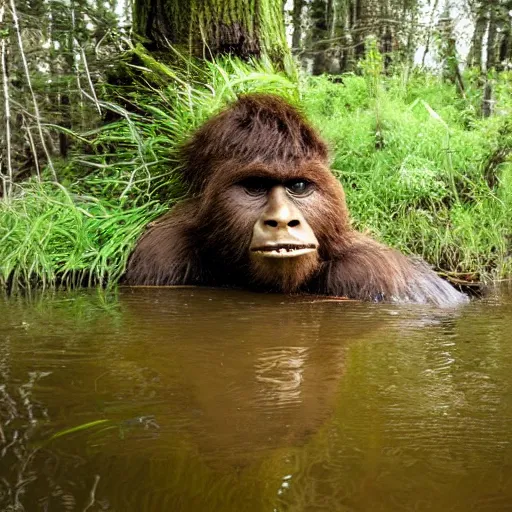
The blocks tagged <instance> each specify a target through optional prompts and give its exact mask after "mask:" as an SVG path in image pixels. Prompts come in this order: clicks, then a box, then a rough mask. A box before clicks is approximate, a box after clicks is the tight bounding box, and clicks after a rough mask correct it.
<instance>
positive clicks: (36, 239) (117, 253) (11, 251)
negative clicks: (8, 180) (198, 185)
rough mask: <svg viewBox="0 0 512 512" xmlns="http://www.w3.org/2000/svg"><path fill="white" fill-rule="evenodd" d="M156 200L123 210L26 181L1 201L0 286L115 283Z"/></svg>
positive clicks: (56, 187) (155, 207)
mask: <svg viewBox="0 0 512 512" xmlns="http://www.w3.org/2000/svg"><path fill="white" fill-rule="evenodd" d="M163 211H164V207H163V206H162V205H160V204H158V203H156V202H154V201H153V202H148V203H146V204H144V205H142V206H133V207H126V208H120V207H119V206H118V205H113V204H110V203H108V202H107V201H106V200H104V199H101V198H93V197H88V196H77V195H74V194H71V193H70V192H69V191H67V190H66V189H65V188H64V187H62V186H60V185H56V184H51V183H45V184H39V183H35V182H28V183H24V184H23V186H22V188H21V190H20V193H19V194H17V195H16V196H15V197H13V198H12V199H9V200H7V201H0V261H1V262H2V264H1V266H0V287H9V288H11V289H13V290H16V289H18V288H20V287H21V288H23V287H30V286H34V285H42V286H50V287H53V286H57V285H66V286H77V285H92V284H107V283H108V282H111V283H115V282H116V281H117V280H118V279H119V277H120V276H121V274H122V273H123V271H124V268H125V264H126V260H127V258H128V255H129V253H130V250H131V248H132V246H133V244H134V243H135V241H136V240H137V238H138V237H139V235H140V234H141V232H142V230H143V229H144V226H145V225H146V224H147V223H148V222H149V221H150V220H151V219H153V218H154V217H156V216H157V215H159V214H161V213H162V212H163Z"/></svg>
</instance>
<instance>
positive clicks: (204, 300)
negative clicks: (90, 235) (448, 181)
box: [0, 288, 512, 512]
mask: <svg viewBox="0 0 512 512" xmlns="http://www.w3.org/2000/svg"><path fill="white" fill-rule="evenodd" d="M400 510H404V511H427V510H428V511H440V512H444V511H505V510H510V511H512V295H507V294H502V295H500V296H496V297H491V298H488V299H486V300H483V301H475V302H472V303H471V304H469V305H468V306H465V307H463V308H460V309H458V310H455V311H440V310H435V309H429V308H425V307H417V306H390V305H375V304H361V303H356V302H334V301H317V299H314V298H307V297H302V298H288V297H283V296H279V295H264V294H252V293H245V292H238V291H226V290H212V289H198V288H182V289H120V290H119V291H118V293H117V294H115V295H114V296H110V295H108V294H107V295H105V294H103V293H98V292H97V291H80V292H74V293H55V294H46V295H43V296H41V297H35V298H18V299H16V298H11V299H9V300H0V511H9V512H10V511H15V512H18V511H28V512H37V511H88V512H93V511H118V512H131V511H137V512H147V511H150V512H153V511H156V512H159V511H187V512H188V511H190V512H201V511H236V512H239V511H258V512H259V511H262V512H266V511H268V512H273V511H315V512H316V511H329V512H331V511H332V512H335V511H371V512H374V511H390V512H391V511H393V512H394V511H400Z"/></svg>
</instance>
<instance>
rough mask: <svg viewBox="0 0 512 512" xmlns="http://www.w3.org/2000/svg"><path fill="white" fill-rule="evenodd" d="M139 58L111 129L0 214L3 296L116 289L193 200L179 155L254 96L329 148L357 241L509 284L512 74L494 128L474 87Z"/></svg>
mask: <svg viewBox="0 0 512 512" xmlns="http://www.w3.org/2000/svg"><path fill="white" fill-rule="evenodd" d="M133 55H135V56H136V57H137V62H138V64H137V69H136V71H137V75H138V77H139V78H138V82H137V83H136V84H135V85H134V86H132V87H129V88H124V89H123V88H119V87H118V88H114V89H111V90H108V91H103V94H102V95H101V97H102V98H103V99H102V100H101V101H100V105H101V107H102V108H103V110H104V112H107V113H108V116H109V117H110V118H111V119H112V122H111V123H109V124H108V125H106V126H104V127H102V128H101V129H98V130H96V131H93V132H89V133H85V134H81V135H80V137H78V136H77V137H78V139H77V140H78V142H79V144H78V145H77V146H76V147H77V151H76V153H75V155H74V156H73V158H72V159H71V160H70V161H69V162H68V163H67V164H66V165H65V166H61V167H60V168H58V169H57V172H58V176H59V180H60V185H58V184H55V183H50V181H48V182H43V183H36V182H33V181H30V182H26V183H23V184H21V185H19V186H18V189H17V192H16V193H15V194H13V196H12V197H10V198H8V199H4V200H3V201H2V202H0V287H10V288H20V287H30V286H37V285H43V286H58V285H60V284H64V285H68V286H76V285H91V284H106V283H110V284H113V283H116V282H117V281H118V280H119V278H120V277H121V276H122V274H123V272H124V270H125V266H126V261H127V258H128V256H129V254H130V252H131V250H132V248H133V246H134V244H135V242H136V240H137V238H138V237H139V235H140V234H141V233H142V231H143V229H144V226H145V225H146V224H147V223H148V222H149V221H150V220H152V219H154V218H155V217H156V216H158V215H160V214H161V213H163V212H164V211H166V210H167V209H168V208H169V207H170V206H171V205H172V204H173V203H174V202H175V201H176V200H179V198H180V197H182V196H183V194H184V193H185V192H186V191H185V190H184V189H183V188H182V186H181V181H180V160H179V151H178V148H179V146H180V144H181V143H182V142H183V141H184V140H185V139H186V137H188V135H189V134H190V133H191V131H193V130H194V129H195V128H196V127H197V126H199V125H200V124H201V123H202V122H203V121H204V120H205V119H206V118H208V117H209V116H211V115H212V114H214V113H216V112H218V111H219V110H220V109H222V108H223V106H224V105H225V104H226V103H228V102H230V101H232V100H234V99H235V98H236V97H237V95H239V94H241V93H246V92H253V91H266V92H273V93H277V94H280V95H282V96H284V97H286V98H287V99H289V100H291V101H293V102H295V103H299V104H300V105H301V106H302V107H303V110H304V111H305V113H306V114H307V115H308V116H309V117H310V119H311V120H312V121H313V123H314V124H315V125H316V126H317V127H318V129H319V130H320V131H321V133H322V134H323V136H324V137H325V138H326V139H327V140H328V141H329V142H330V144H331V147H332V169H333V172H334V173H335V174H336V175H337V176H338V177H339V179H340V180H341V182H342V184H343V186H344V188H345V191H346V194H347V201H348V205H349V208H350V210H351V212H352V217H353V222H354V225H355V226H356V227H357V228H358V229H361V230H369V231H370V232H371V233H372V234H373V235H374V236H375V237H376V238H378V239H381V240H382V241H384V242H386V243H388V244H390V245H392V246H394V247H397V248H398V249H400V250H402V251H404V252H406V253H410V254H418V255H420V256H423V257H424V258H426V259H427V260H428V261H429V262H430V263H431V264H432V265H434V266H435V267H436V268H437V269H439V270H443V271H449V272H454V273H457V274H460V276H461V277H474V276H495V277H496V276H503V275H508V271H509V269H508V268H507V261H508V250H509V248H508V241H509V240H510V239H511V233H510V226H511V220H512V215H511V212H512V163H511V158H510V154H511V152H510V149H511V148H512V135H511V134H510V129H509V128H510V122H509V121H508V118H509V117H512V100H511V99H510V98H512V94H511V92H512V80H511V76H512V75H510V76H509V75H507V74H503V75H502V77H501V78H499V79H498V82H497V87H496V91H497V102H496V111H497V115H496V116H494V117H492V118H490V119H487V120H483V119H481V118H480V117H479V108H478V102H479V101H480V98H479V93H478V88H477V87H475V88H474V89H472V88H471V87H470V88H469V89H468V92H467V97H466V98H460V97H459V96H458V95H457V93H456V91H455V88H454V87H453V86H451V85H449V84H446V83H443V82H442V81H440V80H439V79H438V78H436V77H433V76H431V75H428V74H425V73H423V74H421V73H409V72H403V73H402V72H400V70H398V71H397V72H396V73H395V74H394V75H393V76H390V77H383V76H382V75H381V74H380V71H379V69H378V66H373V65H371V64H372V63H371V62H370V63H369V65H367V66H366V67H365V66H363V69H362V71H363V72H362V75H361V76H356V75H345V76H343V77H342V83H340V82H339V80H337V81H333V80H332V79H330V78H329V77H314V78H311V77H310V78H304V79H303V80H301V81H300V82H299V84H297V83H295V82H293V81H290V80H289V79H288V78H287V77H286V76H284V75H281V74H278V73H275V72H274V70H273V69H272V67H271V65H270V64H269V63H265V62H264V63H249V64H247V63H245V64H244V63H241V62H239V61H236V60H232V59H227V60H225V61H222V62H206V63H203V64H202V66H201V67H199V66H197V65H196V64H195V63H193V62H187V65H186V66H185V67H184V69H182V70H181V71H177V70H176V69H174V68H170V67H168V66H165V65H162V64H161V63H158V62H156V61H154V60H153V59H152V58H151V57H149V56H148V55H146V54H145V53H144V52H143V51H142V50H140V49H139V48H134V49H133ZM367 64H368V63H367ZM127 69H128V71H129V70H130V66H129V65H128V66H127Z"/></svg>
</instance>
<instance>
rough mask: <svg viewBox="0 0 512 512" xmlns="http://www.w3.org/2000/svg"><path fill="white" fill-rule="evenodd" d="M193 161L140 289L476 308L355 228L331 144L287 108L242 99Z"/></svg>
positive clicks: (131, 275)
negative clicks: (191, 288)
mask: <svg viewBox="0 0 512 512" xmlns="http://www.w3.org/2000/svg"><path fill="white" fill-rule="evenodd" d="M183 157H184V162H185V171H184V174H183V178H184V180H185V183H186V184H187V185H188V186H189V188H190V191H191V197H190V198H189V199H187V200H185V201H183V202H182V203H180V204H178V205H177V206H175V207H174V208H173V210H172V211H171V212H170V213H169V214H167V215H164V216H163V217H161V218H160V219H159V220H157V221H156V222H155V223H153V224H152V225H151V226H150V227H149V229H148V230H147V231H146V233H145V234H144V235H143V236H142V237H141V239H140V240H139V242H138V244H137V246H136V248H135V251H134V252H133V254H132V256H131V258H130V261H129V263H128V271H127V275H126V281H127V283H128V284H133V285H137V284H143V285H179V284H196V285H210V286H234V287H245V288H252V289H256V290H262V291H276V292H284V293H312V294H322V295H334V296H340V297H348V298H353V299H361V300H370V301H399V302H415V303H431V304H436V305H455V304H458V303H461V302H464V301H466V300H467V299H466V297H465V296H464V295H463V294H461V293H459V292H457V291H456V290H455V289H454V288H452V287H451V286H450V285H449V284H448V283H447V282H446V281H443V280H442V279H441V278H440V277H439V276H437V274H435V273H434V272H433V271H432V270H431V269H430V268H429V267H428V266H427V265H426V264H425V263H424V262H422V261H419V260H415V259H410V258H408V257H406V256H404V255H403V254H401V253H399V252H398V251H395V250H393V249H391V248H389V247H386V246H384V245H382V244H380V243H378V242H376V241H374V240H372V239H371V238H368V237H366V236H364V235H362V234H360V233H358V232H356V231H354V230H353V229H352V228H351V225H350V221H349V215H348V212H347V207H346V204H345V196H344V193H343V189H342V187H341V185H340V183H339V182H338V181H337V180H336V178H335V177H334V176H333V175H332V173H331V172H330V170H329V167H328V151H327V147H326V145H325V143H324V142H323V141H322V140H321V139H320V138H319V136H318V134H317V133H316V132H315V130H314V129H313V128H312V127H311V126H310V125H309V124H308V123H307V122H306V121H305V120H304V118H303V117H302V116H301V114H300V113H299V112H298V111H297V110H296V109H295V108H294V107H292V106H291V105H289V104H288V103H286V102H285V101H284V100H283V99H281V98H279V97H277V96H272V95H263V94H251V95H246V96H243V97H241V98H240V99H239V100H238V101H236V102H235V103H234V104H233V105H231V106H230V107H229V108H227V109H226V110H224V111H223V112H221V113H220V114H218V115H216V116H215V117H213V118H212V119H210V120H209V121H208V122H206V123H205V124H204V125H203V126H202V127H201V128H200V129H199V130H198V131H197V132H196V133H195V134H194V135H193V137H192V138H191V139H190V140H189V142H188V143H187V144H186V145H185V147H184V148H183Z"/></svg>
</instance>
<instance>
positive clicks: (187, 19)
mask: <svg viewBox="0 0 512 512" xmlns="http://www.w3.org/2000/svg"><path fill="white" fill-rule="evenodd" d="M133 18H134V19H133V26H134V31H135V33H136V34H137V35H138V36H140V37H142V38H143V39H144V41H145V45H146V47H147V48H148V49H149V50H152V51H155V50H156V51H160V52H166V53H168V52H169V47H170V46H171V45H172V46H173V47H175V48H176V49H177V50H178V51H180V52H183V53H185V54H191V55H194V56H197V57H206V58H213V57H216V56H218V55H224V54H232V55H236V56H238V57H241V58H243V59H248V58H250V57H261V56H262V55H267V56H268V57H269V58H270V59H271V60H272V61H273V62H274V63H275V64H276V65H277V66H278V68H280V69H283V68H284V67H285V64H286V63H287V60H288V58H289V55H290V53H289V49H288V45H287V43H286V36H285V30H284V20H283V6H282V2H281V0H260V1H258V2H248V1H246V0H189V1H185V0H135V3H134V16H133Z"/></svg>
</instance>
